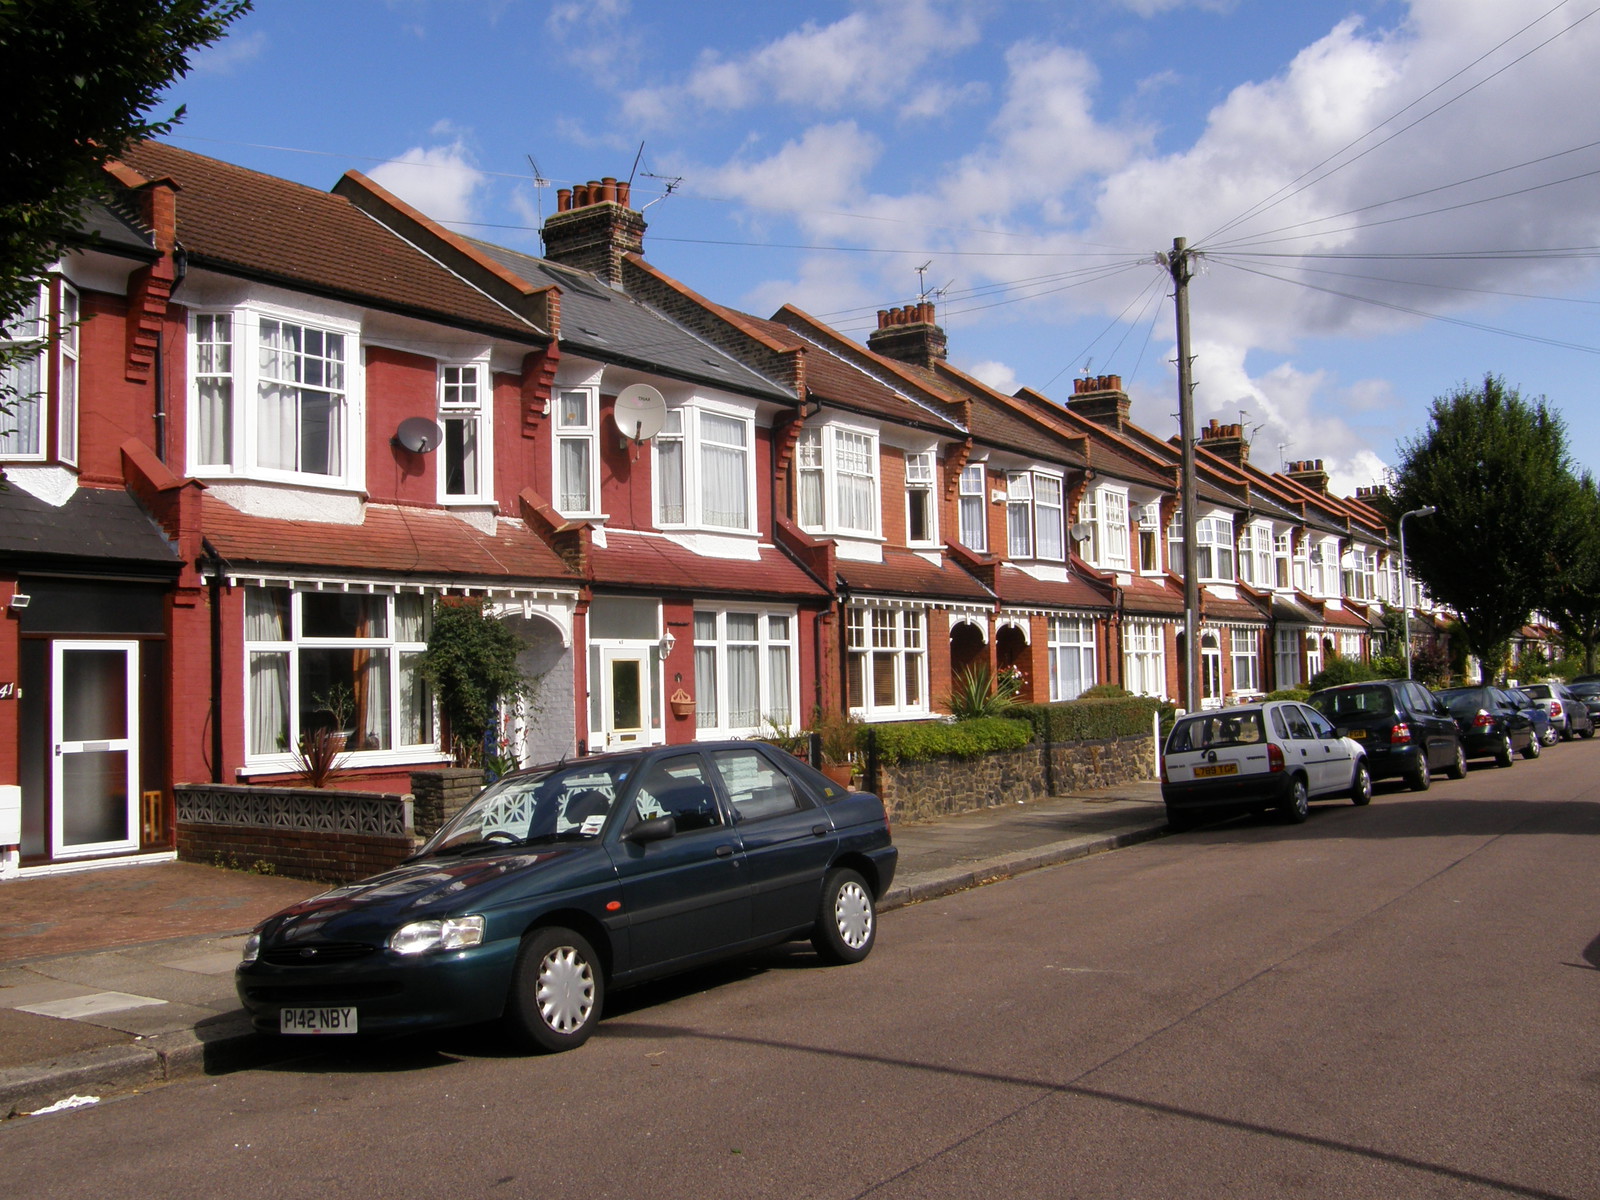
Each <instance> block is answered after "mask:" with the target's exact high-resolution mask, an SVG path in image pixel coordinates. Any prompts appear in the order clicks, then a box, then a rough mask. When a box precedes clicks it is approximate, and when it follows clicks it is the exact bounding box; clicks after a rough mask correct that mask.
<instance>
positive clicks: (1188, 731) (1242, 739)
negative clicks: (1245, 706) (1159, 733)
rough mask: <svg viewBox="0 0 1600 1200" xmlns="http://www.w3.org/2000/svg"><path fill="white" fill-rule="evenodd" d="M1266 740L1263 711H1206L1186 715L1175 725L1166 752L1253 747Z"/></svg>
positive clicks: (1168, 739)
mask: <svg viewBox="0 0 1600 1200" xmlns="http://www.w3.org/2000/svg"><path fill="white" fill-rule="evenodd" d="M1266 740H1267V737H1266V733H1265V732H1264V731H1263V730H1262V727H1261V710H1260V709H1255V708H1252V709H1249V710H1248V711H1245V712H1238V713H1230V712H1216V713H1203V714H1201V715H1200V716H1197V717H1186V718H1184V719H1183V720H1182V721H1179V722H1178V723H1177V724H1176V725H1174V726H1173V728H1172V735H1171V736H1170V737H1169V738H1167V753H1168V754H1182V753H1184V752H1185V751H1188V750H1209V749H1211V748H1213V747H1216V746H1253V745H1256V744H1257V743H1260V742H1264V741H1266Z"/></svg>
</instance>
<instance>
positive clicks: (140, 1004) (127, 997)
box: [17, 992, 167, 1028]
mask: <svg viewBox="0 0 1600 1200" xmlns="http://www.w3.org/2000/svg"><path fill="white" fill-rule="evenodd" d="M165 1003H167V1002H166V1001H165V1000H161V999H158V998H157V997H155V996H135V995H132V994H130V993H128V992H89V993H87V994H85V995H82V996H68V997H66V998H65V999H62V1000H46V1001H43V1002H42V1003H39V1004H19V1005H17V1007H18V1008H19V1009H20V1010H21V1011H23V1012H31V1013H34V1014H35V1015H37V1016H41V1017H58V1018H60V1019H61V1020H63V1021H88V1022H90V1023H91V1024H97V1025H98V1024H105V1022H104V1021H96V1020H95V1019H94V1018H96V1017H104V1016H106V1015H107V1014H109V1013H120V1012H125V1011H127V1010H128V1009H130V1008H146V1007H149V1006H150V1005H155V1004H165ZM112 1027H113V1028H116V1026H114V1025H113V1026H112Z"/></svg>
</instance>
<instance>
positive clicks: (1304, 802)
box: [1278, 775, 1311, 825]
mask: <svg viewBox="0 0 1600 1200" xmlns="http://www.w3.org/2000/svg"><path fill="white" fill-rule="evenodd" d="M1278 815H1279V816H1280V817H1282V818H1283V819H1284V820H1285V821H1287V822H1288V823H1289V824H1291V825H1299V824H1300V823H1301V822H1303V821H1304V820H1305V819H1306V818H1307V817H1308V816H1310V815H1311V793H1310V792H1308V791H1307V790H1306V781H1305V780H1304V779H1302V778H1301V777H1300V776H1298V775H1296V776H1295V777H1294V778H1293V779H1291V780H1290V781H1289V794H1288V795H1286V796H1285V797H1284V798H1283V803H1282V804H1280V805H1278Z"/></svg>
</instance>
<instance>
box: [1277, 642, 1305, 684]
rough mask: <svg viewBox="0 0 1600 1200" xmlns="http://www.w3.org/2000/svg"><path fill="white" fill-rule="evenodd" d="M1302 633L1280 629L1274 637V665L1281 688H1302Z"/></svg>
mask: <svg viewBox="0 0 1600 1200" xmlns="http://www.w3.org/2000/svg"><path fill="white" fill-rule="evenodd" d="M1300 637H1301V635H1300V631H1299V630H1297V629H1279V630H1277V631H1276V632H1274V633H1273V635H1272V665H1273V668H1274V674H1275V675H1276V680H1275V684H1276V686H1277V687H1279V688H1292V687H1299V686H1300Z"/></svg>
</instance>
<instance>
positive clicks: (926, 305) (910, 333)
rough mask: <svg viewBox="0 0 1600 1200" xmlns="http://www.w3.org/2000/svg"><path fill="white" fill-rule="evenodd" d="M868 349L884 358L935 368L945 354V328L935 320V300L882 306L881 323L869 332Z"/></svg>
mask: <svg viewBox="0 0 1600 1200" xmlns="http://www.w3.org/2000/svg"><path fill="white" fill-rule="evenodd" d="M867 349H869V350H872V351H874V352H875V353H877V354H881V355H883V356H884V357H885V358H892V359H895V360H896V361H898V362H903V363H910V364H911V365H912V366H914V367H922V368H924V369H926V370H932V369H933V364H934V363H935V362H942V361H943V360H944V359H945V358H946V357H947V354H946V349H947V342H946V339H945V336H944V330H942V329H940V328H939V326H938V325H937V324H936V323H935V312H934V307H933V301H931V300H923V301H920V302H918V303H916V304H908V305H906V306H905V307H904V308H880V309H879V310H878V327H877V329H875V330H873V331H872V332H871V333H870V334H868V335H867Z"/></svg>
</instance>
